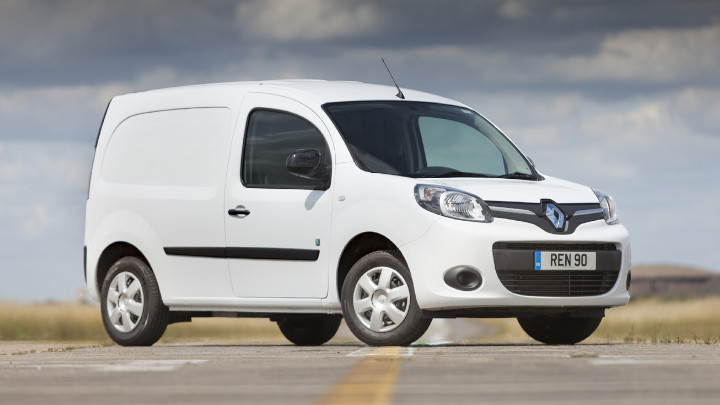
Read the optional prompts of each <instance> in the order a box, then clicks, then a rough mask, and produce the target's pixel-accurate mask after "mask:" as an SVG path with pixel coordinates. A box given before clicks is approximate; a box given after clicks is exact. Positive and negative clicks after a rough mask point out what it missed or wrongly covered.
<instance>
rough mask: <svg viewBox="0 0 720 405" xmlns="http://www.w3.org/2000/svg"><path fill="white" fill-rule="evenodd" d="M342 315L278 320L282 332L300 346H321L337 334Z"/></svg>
mask: <svg viewBox="0 0 720 405" xmlns="http://www.w3.org/2000/svg"><path fill="white" fill-rule="evenodd" d="M340 321H342V316H340V315H318V316H313V317H306V318H305V317H303V318H285V319H280V320H278V321H277V324H278V327H279V328H280V332H282V334H283V335H285V337H286V338H287V340H289V341H291V342H293V343H295V344H296V345H298V346H319V345H321V344H323V343H325V342H327V341H328V340H330V339H332V338H333V336H335V333H336V332H337V330H338V328H339V327H340Z"/></svg>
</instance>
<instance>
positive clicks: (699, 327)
mask: <svg viewBox="0 0 720 405" xmlns="http://www.w3.org/2000/svg"><path fill="white" fill-rule="evenodd" d="M482 322H487V323H490V324H492V325H495V326H497V328H498V332H497V333H495V334H493V335H490V336H484V337H481V338H479V339H478V340H477V341H478V343H497V344H507V343H528V342H532V340H531V339H530V338H529V337H528V336H527V335H526V334H525V332H523V330H522V329H521V328H520V326H519V325H518V324H517V321H516V320H515V319H484V320H482ZM0 340H14V341H61V342H92V343H100V344H105V343H110V339H109V338H108V336H107V334H106V333H105V330H104V329H103V326H102V321H101V319H100V308H99V307H97V306H94V305H79V304H72V303H60V304H13V303H0ZM161 341H162V342H179V341H222V342H228V343H230V342H234V343H238V342H242V343H250V342H252V343H258V342H263V343H287V341H286V340H285V339H284V338H283V336H282V335H281V334H280V332H279V330H278V328H277V326H276V325H275V324H274V323H273V322H270V321H269V320H267V319H253V318H246V319H233V318H208V319H194V320H193V321H192V322H191V323H180V324H174V325H170V326H169V327H168V330H167V332H166V333H165V335H164V336H163V338H162V340H161ZM586 342H588V343H624V342H626V343H695V344H719V343H720V296H715V297H704V298H691V299H684V300H663V299H658V298H649V299H642V300H637V301H632V302H631V303H630V304H629V305H627V306H624V307H619V308H613V309H610V310H608V311H607V313H606V317H605V319H603V322H602V324H601V325H600V328H598V330H597V331H596V332H595V333H594V334H593V335H592V336H591V337H590V338H588V339H587V340H586Z"/></svg>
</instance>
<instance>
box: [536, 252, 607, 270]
mask: <svg viewBox="0 0 720 405" xmlns="http://www.w3.org/2000/svg"><path fill="white" fill-rule="evenodd" d="M535 270H595V252H535Z"/></svg>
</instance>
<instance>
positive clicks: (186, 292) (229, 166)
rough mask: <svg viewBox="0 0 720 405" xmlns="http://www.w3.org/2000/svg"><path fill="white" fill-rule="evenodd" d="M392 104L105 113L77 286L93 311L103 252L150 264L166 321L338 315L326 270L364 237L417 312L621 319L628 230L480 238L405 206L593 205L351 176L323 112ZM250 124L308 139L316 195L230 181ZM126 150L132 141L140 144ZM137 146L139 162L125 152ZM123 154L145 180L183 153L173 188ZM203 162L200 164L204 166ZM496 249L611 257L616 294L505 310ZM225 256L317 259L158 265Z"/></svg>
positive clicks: (169, 103)
mask: <svg viewBox="0 0 720 405" xmlns="http://www.w3.org/2000/svg"><path fill="white" fill-rule="evenodd" d="M396 92H397V91H396V90H395V89H394V88H392V87H388V86H377V85H368V84H362V83H354V82H323V81H267V82H246V83H225V84H215V85H202V86H189V87H182V88H173V89H164V90H156V91H149V92H144V93H137V94H129V95H124V96H118V97H115V98H114V99H113V100H112V102H111V103H110V105H109V107H108V111H107V114H106V116H105V119H104V122H103V125H102V128H101V131H100V133H99V135H98V142H97V147H96V154H95V159H94V165H93V168H92V173H91V182H90V189H89V198H88V202H87V213H86V232H85V245H86V249H87V251H86V255H87V256H86V260H87V269H86V276H87V284H88V289H89V291H90V295H91V297H93V298H94V299H96V300H97V299H99V287H100V286H101V284H102V280H98V273H97V272H98V268H99V263H100V260H101V256H102V255H103V252H106V251H107V249H108V247H110V246H112V245H114V244H117V243H124V244H128V245H131V246H133V247H134V248H136V249H137V250H138V251H139V252H140V253H141V254H142V255H143V256H144V258H145V259H146V260H147V262H148V264H149V265H150V267H151V268H152V270H153V272H154V273H155V275H156V278H157V280H158V284H159V287H160V292H161V294H162V299H163V302H164V303H165V305H167V306H168V307H169V308H170V310H174V311H227V312H258V313H309V312H315V313H340V312H341V311H340V301H339V297H338V288H337V286H338V284H341V283H339V280H338V266H339V263H340V260H341V258H342V255H343V252H344V251H345V248H346V247H347V246H348V244H349V243H350V242H351V241H352V240H353V239H354V238H356V237H357V236H358V235H363V234H377V235H380V236H382V237H383V238H385V239H387V240H388V241H390V242H391V243H392V244H393V245H394V246H396V247H397V249H398V250H399V251H400V252H401V254H402V256H403V258H404V260H405V261H406V262H407V265H408V267H409V269H410V271H411V273H412V278H413V281H414V288H415V294H416V297H417V302H418V305H419V307H420V308H421V309H425V310H441V309H454V308H477V307H513V306H516V307H531V306H558V307H570V306H591V307H612V306H617V305H623V304H625V303H627V301H628V300H629V294H628V292H627V289H626V284H625V280H626V279H627V276H628V272H629V269H630V244H629V236H628V233H627V230H626V229H625V228H624V227H623V226H622V225H620V224H617V225H608V224H606V223H605V221H602V220H599V221H593V222H588V223H584V224H582V225H580V226H579V227H578V228H577V229H576V230H575V231H574V232H573V233H571V234H553V233H548V232H546V231H544V230H542V229H540V228H539V227H537V226H535V225H532V224H529V223H525V222H518V221H513V220H508V219H503V218H495V219H494V221H493V222H491V223H477V222H467V221H460V220H456V219H451V218H447V217H442V216H439V215H436V214H433V213H431V212H428V211H426V210H424V209H422V208H421V207H420V206H419V205H418V203H417V201H416V200H415V197H414V188H415V186H416V185H417V184H435V185H439V186H446V187H452V188H456V189H460V190H463V191H466V192H468V193H472V194H474V195H476V196H478V197H480V198H482V199H483V200H485V201H488V202H493V201H502V202H521V203H540V201H541V200H544V199H549V200H552V201H554V202H556V203H558V204H570V203H576V204H578V203H595V204H597V203H598V199H597V197H596V196H595V194H594V193H593V191H592V189H590V188H588V187H586V186H581V185H577V184H574V183H570V182H566V181H563V180H559V179H554V178H551V177H546V178H545V180H543V181H542V182H529V181H523V180H513V179H474V178H473V179H468V178H454V179H450V178H434V179H416V178H409V177H401V176H393V175H386V174H378V173H370V172H366V171H363V170H361V169H360V168H358V166H357V165H356V164H355V162H354V161H353V158H352V155H351V154H350V152H349V149H348V147H347V146H346V145H345V143H344V141H343V138H342V137H341V135H340V133H339V132H338V129H337V128H336V127H335V125H334V124H333V122H332V120H331V119H330V118H329V116H328V115H327V114H326V113H325V111H324V110H323V108H322V106H323V105H324V104H326V103H331V102H342V101H363V100H397V98H395V93H396ZM403 93H404V94H405V97H406V99H407V100H412V101H425V102H433V103H440V104H449V105H456V106H463V105H462V104H460V103H458V102H456V101H453V100H449V99H445V98H442V97H438V96H434V95H430V94H426V93H422V92H417V91H412V90H405V89H403ZM256 108H267V109H274V110H279V111H285V112H288V113H291V114H295V115H297V116H300V117H302V118H303V119H305V120H307V121H309V122H310V123H311V124H312V125H313V126H315V127H316V128H317V129H318V130H319V131H320V133H321V134H322V135H323V137H324V139H325V140H326V142H327V144H328V147H329V148H330V153H331V155H332V156H331V158H332V167H331V169H332V179H331V183H330V187H329V188H328V189H327V190H295V189H292V190H288V189H262V188H247V187H245V186H244V185H243V184H242V182H241V181H240V177H239V174H240V172H241V164H242V154H243V145H244V135H245V130H246V124H247V119H248V114H249V113H250V112H251V111H253V110H254V109H256ZM148 116H150V117H159V118H157V119H158V120H159V121H156V122H154V123H153V122H152V121H153V119H155V118H153V119H151V120H150V121H151V122H150V123H149V124H148V123H147V122H143V120H144V119H145V118H147V117H148ZM138 117H140V118H138ZM173 123H175V124H173ZM178 123H179V124H178ZM160 124H162V125H160ZM165 124H167V125H169V126H171V127H172V125H176V126H177V130H178V131H189V132H187V133H185V134H184V135H185V136H184V138H183V137H180V138H182V139H180V138H178V139H177V141H178V143H177V145H175V146H177V148H176V149H175V150H173V143H172V142H170V141H169V140H168V139H167V138H162V137H159V138H157V139H151V138H152V136H151V135H152V133H159V132H161V131H164V129H163V128H167V126H166V125H165ZM126 127H127V128H133V133H134V134H136V136H135V139H134V140H130V141H129V142H125V143H124V142H123V140H122V139H120V138H115V136H116V135H117V134H120V135H121V136H122V134H123V131H124V130H125V128H126ZM153 128H154V130H153ZM193 128H194V129H195V130H199V129H202V128H205V129H207V133H208V134H209V135H207V136H211V137H214V138H213V139H215V140H216V141H217V142H216V143H214V144H213V145H215V146H214V147H211V146H212V145H207V144H205V143H201V144H199V145H196V147H192V146H188V145H191V144H192V139H194V138H193V134H195V135H197V134H198V133H197V131H195V132H193V130H191V129H193ZM118 131H119V132H118ZM138 134H145V135H143V136H144V137H145V138H147V141H144V140H141V139H143V136H140V135H138ZM166 135H167V134H166ZM114 138H115V139H114ZM138 143H141V144H142V147H141V148H140V149H137V148H135V147H134V145H137V144H138ZM115 144H117V145H119V147H118V149H117V150H115V149H114V148H115V146H116V145H115ZM183 145H184V146H183ZM135 153H138V154H139V157H137V161H138V162H145V163H142V165H141V166H148V165H149V163H147V162H150V161H152V160H153V159H154V158H157V159H158V160H160V161H163V160H165V161H172V160H173V159H172V158H173V157H177V156H178V155H177V154H178V153H182V154H183V155H182V156H183V158H182V159H180V161H185V162H186V163H187V165H188V166H183V167H179V168H178V171H177V172H178V173H181V172H184V173H185V174H186V175H185V176H180V175H178V176H172V175H169V176H168V173H167V171H168V170H169V169H172V168H167V167H156V168H154V169H152V171H151V172H148V171H147V170H145V169H143V168H142V167H140V168H138V167H133V166H132V161H133V160H134V159H135V158H134V157H133V156H134V154H135ZM197 154H199V155H206V157H203V158H199V157H198V156H197ZM210 155H212V156H213V157H212V158H208V157H207V156H210ZM123 162H127V169H128V170H127V171H126V170H123V169H122V165H123ZM188 169H192V170H188ZM188 173H189V175H188ZM240 205H242V206H244V207H245V208H247V209H248V210H249V211H250V214H249V215H247V216H245V217H238V216H229V215H228V210H230V209H233V208H235V207H237V206H240ZM497 241H503V242H513V241H518V242H534V243H542V242H551V243H558V242H560V243H563V242H593V243H597V242H608V243H612V244H614V245H616V246H617V249H618V250H619V251H621V253H622V268H621V270H620V274H619V276H618V279H617V282H616V284H615V286H614V287H613V288H612V289H611V290H610V291H609V292H607V293H605V294H602V295H599V296H583V297H541V296H523V295H518V294H514V293H512V292H510V291H508V289H507V288H505V286H503V284H502V283H501V282H500V281H499V279H498V275H497V274H496V271H495V265H494V259H493V250H492V246H493V243H495V242H497ZM227 247H250V248H273V249H275V248H277V249H302V250H318V251H319V255H318V259H317V260H315V261H285V260H256V259H233V258H230V259H225V258H222V257H207V256H187V255H173V254H167V252H166V248H181V249H185V248H197V249H203V248H209V249H216V250H215V251H217V249H224V248H227ZM459 265H465V266H470V267H472V268H474V269H477V270H478V271H479V272H480V273H481V275H482V278H483V282H482V285H481V287H480V288H478V289H476V290H474V291H460V290H458V289H454V288H452V287H450V286H448V285H447V284H446V283H445V282H444V281H443V276H444V274H445V272H446V271H447V270H448V269H450V268H453V267H456V266H459ZM340 281H341V280H340Z"/></svg>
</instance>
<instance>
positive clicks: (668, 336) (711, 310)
mask: <svg viewBox="0 0 720 405" xmlns="http://www.w3.org/2000/svg"><path fill="white" fill-rule="evenodd" d="M483 322H488V323H490V324H492V325H495V326H497V327H498V333H496V334H494V335H491V336H486V337H484V338H482V339H481V340H480V341H481V342H483V343H528V342H532V339H530V338H529V337H528V336H527V335H526V334H525V332H524V331H523V330H522V328H520V325H518V323H517V321H516V320H515V319H488V320H483ZM585 342H587V343H694V344H719V343H720V297H718V296H711V297H702V298H688V299H682V300H679V299H678V300H666V299H659V298H647V299H642V300H637V301H632V302H630V304H628V305H626V306H623V307H617V308H612V309H609V310H608V311H607V312H606V313H605V318H604V319H603V321H602V323H601V324H600V327H599V328H598V330H597V331H595V333H593V334H592V336H590V337H589V338H588V339H587V340H585Z"/></svg>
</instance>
